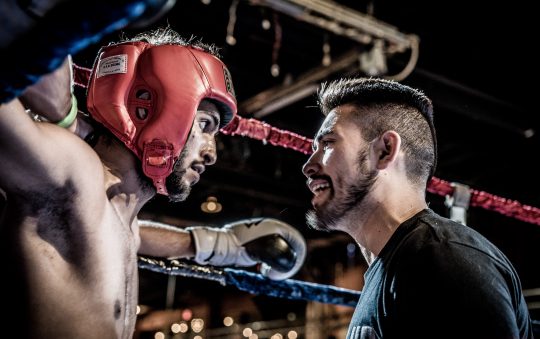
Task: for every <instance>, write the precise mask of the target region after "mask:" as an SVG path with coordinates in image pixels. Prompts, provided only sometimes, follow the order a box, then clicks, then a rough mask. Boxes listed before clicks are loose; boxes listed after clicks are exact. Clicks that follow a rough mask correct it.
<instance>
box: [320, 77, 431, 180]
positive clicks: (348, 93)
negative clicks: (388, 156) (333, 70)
mask: <svg viewBox="0 0 540 339" xmlns="http://www.w3.org/2000/svg"><path fill="white" fill-rule="evenodd" d="M318 96H319V107H320V109H321V111H322V112H323V114H324V115H327V114H328V113H329V112H330V111H331V110H333V109H334V108H336V107H338V106H341V105H345V104H351V105H354V106H355V107H356V108H357V109H358V110H357V114H356V118H357V122H358V125H359V127H360V130H361V132H362V135H363V136H364V138H366V141H371V140H373V139H375V138H376V137H378V136H380V135H382V134H383V133H384V132H386V131H388V130H394V131H396V132H397V133H399V135H400V136H401V139H402V149H403V151H404V153H405V155H406V168H407V177H408V178H409V180H410V181H411V182H413V183H415V184H422V185H426V184H427V180H428V179H429V177H430V176H431V175H433V172H434V171H435V166H436V162H437V140H436V135H435V127H434V126H433V105H432V103H431V100H430V99H429V98H428V97H427V96H425V95H424V93H422V92H421V91H419V90H416V89H414V88H411V87H409V86H405V85H403V84H400V83H398V82H395V81H391V80H384V79H374V78H354V79H340V80H335V81H332V82H330V83H325V84H323V85H322V86H321V88H320V89H319V92H318Z"/></svg>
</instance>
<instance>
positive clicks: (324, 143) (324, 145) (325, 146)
mask: <svg viewBox="0 0 540 339" xmlns="http://www.w3.org/2000/svg"><path fill="white" fill-rule="evenodd" d="M333 143H334V141H333V140H323V141H321V147H322V149H323V150H325V149H328V148H329V147H330V146H332V144H333Z"/></svg>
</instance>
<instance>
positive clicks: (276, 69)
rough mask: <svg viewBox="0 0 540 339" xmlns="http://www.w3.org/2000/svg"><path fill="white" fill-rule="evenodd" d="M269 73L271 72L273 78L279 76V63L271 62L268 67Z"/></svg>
mask: <svg viewBox="0 0 540 339" xmlns="http://www.w3.org/2000/svg"><path fill="white" fill-rule="evenodd" d="M270 74H272V76H273V77H274V78H277V77H278V76H279V65H278V64H273V65H272V67H270Z"/></svg>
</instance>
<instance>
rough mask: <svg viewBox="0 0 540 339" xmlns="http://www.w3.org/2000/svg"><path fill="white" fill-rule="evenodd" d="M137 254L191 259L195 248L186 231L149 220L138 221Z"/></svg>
mask: <svg viewBox="0 0 540 339" xmlns="http://www.w3.org/2000/svg"><path fill="white" fill-rule="evenodd" d="M139 232H140V236H141V245H140V247H139V254H142V255H149V256H153V257H161V258H168V259H177V258H192V257H194V256H195V247H194V246H193V243H192V241H191V235H190V233H189V232H188V231H185V230H183V229H181V228H178V227H174V226H170V225H167V224H162V223H159V222H155V221H150V220H139Z"/></svg>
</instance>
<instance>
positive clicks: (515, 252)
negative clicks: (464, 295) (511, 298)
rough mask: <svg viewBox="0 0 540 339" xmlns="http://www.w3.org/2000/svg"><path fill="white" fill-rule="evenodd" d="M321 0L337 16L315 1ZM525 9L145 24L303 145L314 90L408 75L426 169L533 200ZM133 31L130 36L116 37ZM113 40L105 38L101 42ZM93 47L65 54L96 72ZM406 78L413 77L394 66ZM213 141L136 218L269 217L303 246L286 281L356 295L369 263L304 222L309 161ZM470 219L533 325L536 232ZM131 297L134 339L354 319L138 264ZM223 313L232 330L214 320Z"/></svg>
mask: <svg viewBox="0 0 540 339" xmlns="http://www.w3.org/2000/svg"><path fill="white" fill-rule="evenodd" d="M306 3H307V5H306ZM321 3H322V8H326V9H325V10H326V11H328V13H331V14H332V15H330V16H328V15H324V14H322V13H321V12H317V11H316V10H314V9H313V8H314V7H317V6H319V5H320V4H321ZM531 7H532V5H530V3H529V2H525V1H522V0H519V1H514V2H497V3H494V2H490V3H489V4H487V3H486V4H483V5H480V4H476V5H473V4H471V2H470V1H464V0H458V1H430V2H424V1H415V0H409V1H384V0H381V1H379V0H372V1H353V0H347V1H346V0H341V1H337V2H328V1H316V0H313V1H301V0H295V1H293V0H290V1H289V0H259V1H244V0H242V1H231V0H179V1H177V3H176V5H175V6H174V7H173V8H172V10H171V11H170V12H168V13H167V15H166V16H165V17H163V18H162V19H161V20H159V22H156V23H154V24H152V26H151V27H148V28H158V27H164V26H166V25H169V26H170V27H171V28H173V29H174V30H176V31H178V32H179V33H181V34H182V35H184V36H186V37H189V36H194V37H196V38H200V39H202V41H203V42H207V43H213V44H215V45H217V46H218V47H219V48H220V53H221V55H222V57H223V60H224V62H225V63H226V64H227V65H228V67H229V69H230V72H231V74H232V78H233V81H234V84H235V89H236V93H237V98H238V102H239V107H240V110H239V114H240V115H241V116H242V117H255V118H257V119H259V120H261V121H264V122H267V123H269V124H270V125H272V126H275V127H278V128H281V129H285V130H289V131H292V132H295V133H298V134H300V135H304V136H307V137H310V138H311V137H313V135H314V133H315V132H316V131H317V128H318V126H319V125H320V123H321V122H322V120H323V119H322V115H321V114H320V112H319V111H318V109H317V108H316V99H315V95H314V88H316V85H318V83H320V82H322V81H327V80H331V79H335V78H338V77H342V76H350V75H355V74H357V75H376V76H391V75H398V76H404V75H407V76H406V77H404V79H403V80H402V81H403V83H405V84H408V85H411V86H413V87H417V88H420V89H422V90H423V91H424V92H425V93H426V94H427V95H428V96H429V97H431V98H432V100H433V102H434V107H435V125H436V128H437V133H438V143H439V163H438V169H437V172H436V174H435V175H436V177H438V178H441V179H444V180H447V181H450V182H457V183H461V184H465V185H469V186H470V187H471V188H474V189H477V190H483V191H487V192H489V193H492V194H496V195H499V196H502V197H505V198H508V199H513V200H518V201H519V202H521V203H523V204H527V205H532V206H539V207H540V195H539V194H538V192H539V189H540V180H538V178H537V177H536V176H537V175H538V173H540V167H539V165H538V164H537V163H538V160H537V157H538V154H539V150H540V148H539V146H540V145H539V144H540V143H539V135H538V133H539V132H540V131H539V127H540V126H539V119H538V113H539V112H538V106H537V105H536V99H537V97H538V94H537V93H536V91H537V88H538V85H537V84H536V80H537V78H538V61H537V54H535V52H534V50H535V48H534V45H535V44H536V42H537V41H538V39H537V38H536V37H535V36H534V35H533V27H532V26H533V24H532V23H533V21H532V16H533V13H535V12H534V10H532V9H531ZM309 8H311V10H308V9H309ZM338 9H343V12H341V11H340V10H338ZM358 13H360V14H363V15H364V19H365V25H367V27H368V28H367V31H362V30H360V29H356V28H355V29H351V27H354V26H355V25H356V24H358V22H356V23H354V22H353V23H350V22H349V23H348V24H345V23H347V22H348V21H347V20H349V19H351V18H352V19H354V18H357V17H358V16H357V15H360V14H358ZM366 16H367V18H366ZM352 19H351V20H352ZM353 21H354V20H353ZM381 22H382V23H384V24H385V25H391V26H392V27H390V28H389V27H387V26H384V27H386V29H387V31H389V32H390V33H388V36H387V37H385V36H383V37H381V36H378V37H377V36H376V35H372V34H370V31H369V29H370V28H373V27H379V26H377V24H378V23H381ZM323 26H324V27H323ZM347 29H348V30H347ZM137 32H138V31H137V30H133V29H132V30H130V29H126V30H124V31H123V34H125V35H128V36H132V35H134V34H135V33H137ZM393 36H398V37H401V38H402V37H405V38H406V39H405V42H402V43H396V42H394V41H393V40H392V39H393ZM118 37H119V34H118V33H115V34H114V35H111V36H110V37H109V38H110V39H109V40H117V38H118ZM414 37H417V38H418V39H419V44H418V49H417V51H412V50H411V46H412V45H407V43H409V42H408V41H409V40H407V39H414ZM400 44H401V45H400ZM404 46H405V47H404ZM99 47H100V45H99V44H96V45H94V46H91V47H90V48H88V50H85V51H83V52H82V53H80V54H79V55H77V56H75V59H74V60H75V62H76V63H78V64H79V65H81V66H86V67H91V65H92V63H93V58H94V56H95V54H96V52H97V50H98V48H99ZM400 49H401V50H400ZM413 49H414V48H413ZM416 59H417V60H416ZM407 65H409V66H407ZM278 68H279V72H278V71H277V69H278ZM407 70H409V71H410V72H407ZM404 71H405V72H406V73H410V74H400V73H402V72H404ZM218 147H219V150H218V157H219V159H218V161H217V163H216V164H215V165H214V166H212V167H210V168H208V170H207V171H206V172H205V173H204V175H203V176H202V180H201V181H200V182H199V184H198V185H196V186H195V187H194V189H193V191H192V194H191V196H190V197H189V199H188V200H187V201H186V202H184V203H179V204H174V205H173V204H169V203H167V201H166V199H164V198H162V197H156V198H155V199H154V200H153V201H152V202H151V203H150V204H149V205H147V206H146V207H145V208H144V209H143V211H142V212H141V217H142V218H147V219H154V220H158V221H162V222H166V223H170V224H172V225H176V226H178V227H185V226H191V225H212V226H220V225H222V224H224V223H227V222H230V221H234V220H237V219H241V218H246V217H258V216H268V217H275V218H279V219H281V220H284V221H286V222H289V223H291V224H292V225H294V226H295V227H297V228H298V230H300V231H301V232H302V233H303V234H304V235H305V237H306V239H307V241H308V256H307V259H306V263H305V265H304V267H303V268H302V270H301V271H300V272H299V273H298V274H297V275H296V276H295V277H294V278H295V279H299V280H305V281H311V282H317V283H322V284H331V285H337V286H341V287H346V288H351V289H355V290H361V288H362V283H363V280H362V279H363V278H362V274H363V272H364V271H365V268H366V265H365V263H364V261H363V259H362V257H361V254H360V253H359V252H358V249H356V247H355V246H354V244H353V243H352V241H351V239H350V238H348V236H346V235H344V234H338V233H334V234H330V233H321V232H314V231H312V230H309V229H308V228H307V226H306V225H305V220H304V214H305V212H306V211H307V209H308V208H309V200H310V193H309V191H308V190H307V188H306V186H305V178H304V177H303V175H302V174H301V166H302V164H303V163H304V162H305V161H306V160H307V156H306V155H304V154H302V153H299V152H296V151H293V150H290V149H285V148H281V147H274V146H271V145H269V144H267V145H265V144H263V143H262V142H260V141H256V140H252V139H249V138H244V137H241V136H232V137H231V136H225V135H220V136H219V142H218ZM208 197H215V198H216V199H217V202H218V203H219V204H221V207H222V209H221V211H220V212H219V213H205V212H203V211H202V209H201V204H203V203H204V202H205V201H207V199H208ZM427 198H428V201H429V202H430V207H431V208H433V209H434V210H436V211H437V212H439V213H441V214H443V215H448V210H447V208H446V207H445V205H444V198H443V197H440V196H436V195H433V194H428V197H427ZM467 217H468V220H467V224H468V225H469V226H470V227H472V228H474V229H476V230H478V231H479V232H480V233H482V234H483V235H485V236H486V237H487V238H488V239H490V240H491V241H492V242H493V243H495V244H496V245H497V246H498V247H499V248H500V249H501V250H502V251H503V252H504V253H505V254H506V255H507V256H508V257H509V258H510V260H511V261H512V263H513V264H514V265H515V267H516V269H517V271H518V273H519V274H520V277H521V282H522V285H523V288H524V290H526V293H527V294H526V295H527V301H528V304H529V307H530V311H531V315H532V316H533V318H534V319H539V320H540V312H539V311H540V298H539V297H538V295H539V294H540V274H539V272H538V271H539V270H538V263H539V259H540V250H539V245H540V226H539V225H535V224H532V223H526V222H522V221H518V220H516V219H515V218H511V217H505V216H503V215H501V214H498V213H496V212H493V211H487V210H484V209H482V208H479V207H471V208H469V210H468V214H467ZM167 291H169V292H168V294H167ZM441 293H442V292H441ZM140 303H141V314H140V320H139V325H138V326H139V327H138V332H137V336H139V337H141V338H146V337H148V338H151V337H156V338H158V337H160V338H161V337H162V335H163V337H176V338H195V337H196V336H197V335H199V336H201V337H208V338H211V337H215V338H218V337H223V338H226V337H230V338H233V337H238V338H240V337H250V336H249V331H248V332H246V333H244V334H240V333H242V329H244V327H249V328H251V329H252V330H253V333H255V334H256V335H257V336H258V337H259V338H266V337H267V338H270V337H272V336H276V335H277V334H278V333H279V334H280V335H281V336H282V337H283V338H285V337H287V336H288V337H289V338H291V339H294V338H293V337H294V336H295V334H294V333H296V335H297V336H298V337H299V338H342V337H344V331H345V329H346V325H347V321H348V319H349V318H350V313H351V312H352V309H351V308H347V307H335V306H331V305H325V304H318V303H311V302H309V303H308V302H304V301H288V300H282V299H276V298H270V297H265V296H256V295H251V294H248V293H246V292H241V291H238V290H237V289H235V288H233V287H224V286H221V285H220V284H218V283H215V282H211V281H205V280H201V279H195V278H183V277H178V278H169V277H167V276H166V275H162V274H158V273H152V272H149V271H145V270H141V284H140ZM227 316H230V317H231V318H232V320H233V322H234V324H233V325H232V326H225V325H224V318H225V317H227ZM193 318H195V319H202V320H203V321H204V326H203V329H202V330H201V331H200V332H195V331H194V327H193V326H195V329H196V328H197V326H199V325H200V323H199V325H197V324H195V325H193V323H192V319H193ZM225 322H227V321H225ZM173 323H177V324H178V326H180V325H182V324H185V325H187V327H186V326H185V325H182V330H181V331H180V332H178V333H177V334H174V332H175V331H177V330H178V329H179V327H178V326H176V329H175V330H174V331H172V330H171V328H170V326H171V324H173ZM244 324H247V325H244ZM235 326H237V327H235ZM184 330H185V331H186V332H183V331H184ZM292 331H294V333H293V332H292ZM156 332H159V333H161V334H156ZM291 333H292V334H291ZM246 334H248V335H246ZM250 338H255V336H254V335H253V334H251V337H250ZM272 338H279V336H277V337H272Z"/></svg>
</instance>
